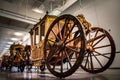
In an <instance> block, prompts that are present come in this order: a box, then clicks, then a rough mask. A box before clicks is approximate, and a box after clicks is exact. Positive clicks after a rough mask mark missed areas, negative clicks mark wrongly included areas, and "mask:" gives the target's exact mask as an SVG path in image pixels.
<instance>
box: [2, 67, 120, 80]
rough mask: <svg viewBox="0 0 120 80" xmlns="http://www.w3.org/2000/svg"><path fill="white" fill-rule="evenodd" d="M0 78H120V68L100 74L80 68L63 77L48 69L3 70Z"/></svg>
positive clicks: (66, 79)
mask: <svg viewBox="0 0 120 80" xmlns="http://www.w3.org/2000/svg"><path fill="white" fill-rule="evenodd" d="M0 80H120V69H107V70H106V71H104V72H102V73H99V74H90V73H87V72H85V71H83V70H81V69H79V70H77V71H76V72H75V73H74V74H73V75H71V76H69V77H66V78H63V79H60V78H57V77H55V76H53V75H52V74H51V73H50V72H49V71H47V70H46V71H45V72H44V73H41V72H40V71H37V70H34V71H32V72H26V71H24V72H23V73H21V72H16V71H13V72H8V71H2V72H0Z"/></svg>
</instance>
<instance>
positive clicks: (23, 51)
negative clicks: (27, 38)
mask: <svg viewBox="0 0 120 80" xmlns="http://www.w3.org/2000/svg"><path fill="white" fill-rule="evenodd" d="M9 50H10V55H3V57H2V63H1V69H2V70H3V69H4V68H5V69H4V70H9V71H11V70H12V67H18V71H21V72H23V71H24V69H25V66H27V67H28V66H32V63H30V59H29V56H30V50H31V48H30V46H28V45H26V46H23V45H21V44H15V43H14V44H12V45H11V46H10V49H9Z"/></svg>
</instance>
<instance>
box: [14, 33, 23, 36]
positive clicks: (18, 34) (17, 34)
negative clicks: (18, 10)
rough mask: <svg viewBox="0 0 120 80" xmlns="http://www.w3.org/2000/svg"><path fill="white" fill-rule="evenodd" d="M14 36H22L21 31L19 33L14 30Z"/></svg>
mask: <svg viewBox="0 0 120 80" xmlns="http://www.w3.org/2000/svg"><path fill="white" fill-rule="evenodd" d="M14 34H15V35H16V36H22V35H23V33H21V32H15V33H14Z"/></svg>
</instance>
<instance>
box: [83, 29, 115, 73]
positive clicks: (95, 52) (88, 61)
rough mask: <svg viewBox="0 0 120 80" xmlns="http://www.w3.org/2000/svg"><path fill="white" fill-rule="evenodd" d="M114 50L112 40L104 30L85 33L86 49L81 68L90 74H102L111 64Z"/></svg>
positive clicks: (92, 30)
mask: <svg viewBox="0 0 120 80" xmlns="http://www.w3.org/2000/svg"><path fill="white" fill-rule="evenodd" d="M115 50H116V48H115V44H114V40H113V38H112V37H111V35H110V34H109V33H108V32H107V31H106V30H104V29H102V28H98V27H93V28H91V31H90V32H88V33H87V47H86V52H85V56H84V60H83V62H82V65H81V68H83V69H84V70H85V71H87V72H90V73H99V72H103V71H104V70H106V69H107V68H109V66H110V65H111V64H112V62H113V60H114V57H115Z"/></svg>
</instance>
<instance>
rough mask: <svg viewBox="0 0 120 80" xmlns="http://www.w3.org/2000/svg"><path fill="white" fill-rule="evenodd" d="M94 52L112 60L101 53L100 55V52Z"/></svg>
mask: <svg viewBox="0 0 120 80" xmlns="http://www.w3.org/2000/svg"><path fill="white" fill-rule="evenodd" d="M94 52H95V53H97V54H99V55H101V56H103V57H106V58H108V59H110V57H108V56H105V55H104V54H101V53H99V52H97V51H95V50H94Z"/></svg>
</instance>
